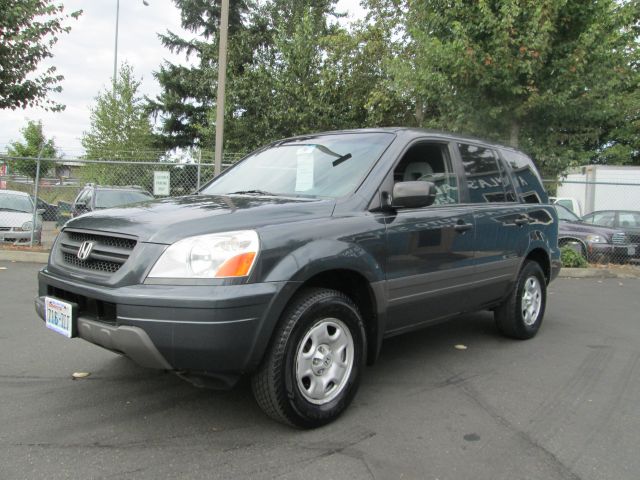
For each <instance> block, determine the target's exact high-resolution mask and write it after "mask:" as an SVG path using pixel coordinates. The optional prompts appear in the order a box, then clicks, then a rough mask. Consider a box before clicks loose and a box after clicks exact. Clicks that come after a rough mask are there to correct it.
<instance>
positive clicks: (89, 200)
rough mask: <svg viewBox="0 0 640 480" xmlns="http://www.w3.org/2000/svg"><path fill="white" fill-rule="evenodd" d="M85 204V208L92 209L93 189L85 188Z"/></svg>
mask: <svg viewBox="0 0 640 480" xmlns="http://www.w3.org/2000/svg"><path fill="white" fill-rule="evenodd" d="M86 204H87V208H89V209H93V189H89V190H87V198H86Z"/></svg>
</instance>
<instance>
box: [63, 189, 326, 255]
mask: <svg viewBox="0 0 640 480" xmlns="http://www.w3.org/2000/svg"><path fill="white" fill-rule="evenodd" d="M334 205H335V200H327V199H306V198H285V197H262V196H236V195H229V196H218V195H190V196H187V197H174V198H166V199H162V200H156V201H152V202H146V203H141V204H136V205H132V206H128V207H119V208H110V209H107V210H100V211H95V212H91V213H87V214H85V215H81V216H79V217H76V218H74V219H72V220H70V221H68V222H67V223H66V225H65V228H81V229H87V230H98V231H104V232H110V233H123V234H128V235H134V236H136V237H138V239H139V240H141V241H144V242H151V243H165V244H170V243H173V242H175V241H177V240H180V239H182V238H185V237H190V236H193V235H202V234H205V233H216V232H224V231H233V230H242V229H253V228H257V227H260V226H263V225H268V224H274V223H281V222H289V221H299V220H306V219H311V218H316V217H328V216H330V215H331V213H332V212H333V207H334Z"/></svg>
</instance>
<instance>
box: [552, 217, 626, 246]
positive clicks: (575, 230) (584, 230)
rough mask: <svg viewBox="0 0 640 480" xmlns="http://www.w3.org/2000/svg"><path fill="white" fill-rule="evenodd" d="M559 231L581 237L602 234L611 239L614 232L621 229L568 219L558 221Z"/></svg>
mask: <svg viewBox="0 0 640 480" xmlns="http://www.w3.org/2000/svg"><path fill="white" fill-rule="evenodd" d="M558 231H559V233H560V235H562V234H573V235H577V236H581V237H586V236H587V235H600V236H603V237H605V238H606V239H607V240H609V241H611V237H612V236H613V234H614V233H617V232H620V231H621V230H615V229H613V228H609V227H602V226H600V225H592V224H590V223H582V222H569V221H566V220H560V222H559V223H558Z"/></svg>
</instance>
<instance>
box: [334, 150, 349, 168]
mask: <svg viewBox="0 0 640 480" xmlns="http://www.w3.org/2000/svg"><path fill="white" fill-rule="evenodd" d="M350 158H351V154H350V153H347V154H346V155H342V156H341V157H338V158H336V159H335V160H334V161H333V162H331V165H333V166H334V167H337V166H338V165H340V164H341V163H342V162H345V161H347V160H349V159H350Z"/></svg>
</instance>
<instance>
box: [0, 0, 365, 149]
mask: <svg viewBox="0 0 640 480" xmlns="http://www.w3.org/2000/svg"><path fill="white" fill-rule="evenodd" d="M147 2H148V3H149V6H148V7H145V6H144V5H143V3H142V0H121V2H120V26H119V40H118V63H120V62H122V61H123V60H126V61H127V62H129V63H130V64H131V65H132V66H133V68H134V72H135V75H136V76H137V77H138V78H140V77H142V85H141V87H140V90H141V93H142V94H146V95H150V96H154V95H156V94H157V93H159V86H158V84H157V82H156V80H155V79H154V78H153V75H152V72H153V71H154V70H157V68H158V66H159V65H160V64H161V63H162V61H163V60H165V59H166V60H169V61H171V62H184V61H185V59H184V58H183V57H181V56H175V55H172V54H171V53H170V52H169V51H168V50H167V49H165V48H163V47H162V45H161V44H160V40H159V39H158V37H157V33H158V32H164V31H166V30H167V29H168V30H172V31H174V32H176V33H181V32H182V33H185V32H183V30H182V29H181V27H180V13H179V11H178V9H177V8H176V7H175V6H174V4H173V2H172V1H171V0H147ZM63 3H64V5H65V10H66V11H67V12H72V11H74V10H78V9H82V10H83V11H84V13H83V15H82V16H81V17H80V18H79V20H78V21H73V20H71V22H70V24H71V27H72V29H71V32H70V33H69V34H68V35H61V36H60V40H59V41H58V43H57V44H56V46H55V47H54V50H53V53H54V57H53V59H48V60H49V61H48V62H45V63H44V65H55V66H56V67H57V68H58V71H59V73H61V74H62V75H64V77H65V79H64V81H63V82H62V88H63V91H62V92H61V93H60V94H56V95H54V96H52V98H53V99H55V100H56V101H59V102H61V103H63V104H65V105H66V106H67V108H66V109H65V110H64V111H63V112H58V113H51V112H46V111H44V110H42V109H39V108H28V109H25V110H22V109H21V110H15V111H13V110H0V152H3V151H5V150H6V148H7V145H8V144H9V143H10V142H11V141H14V140H20V139H21V135H20V129H21V128H23V127H24V126H25V124H26V122H27V119H30V120H42V122H43V124H44V131H45V135H47V137H54V138H55V141H56V145H57V146H58V147H59V148H60V150H61V152H62V153H64V155H65V156H77V155H80V154H82V153H83V151H82V146H81V144H80V137H81V136H82V132H83V131H86V130H88V128H89V115H90V112H89V108H90V106H92V105H93V103H94V99H95V97H96V95H97V94H98V93H99V91H100V90H101V89H103V88H105V87H106V86H107V85H108V84H109V82H110V78H111V76H112V75H113V54H114V35H115V18H116V0H90V1H87V0H64V2H63ZM338 10H339V11H346V12H348V13H349V14H350V16H351V17H360V16H362V8H361V7H360V6H359V0H340V1H339V2H338ZM185 35H189V34H188V33H185Z"/></svg>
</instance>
